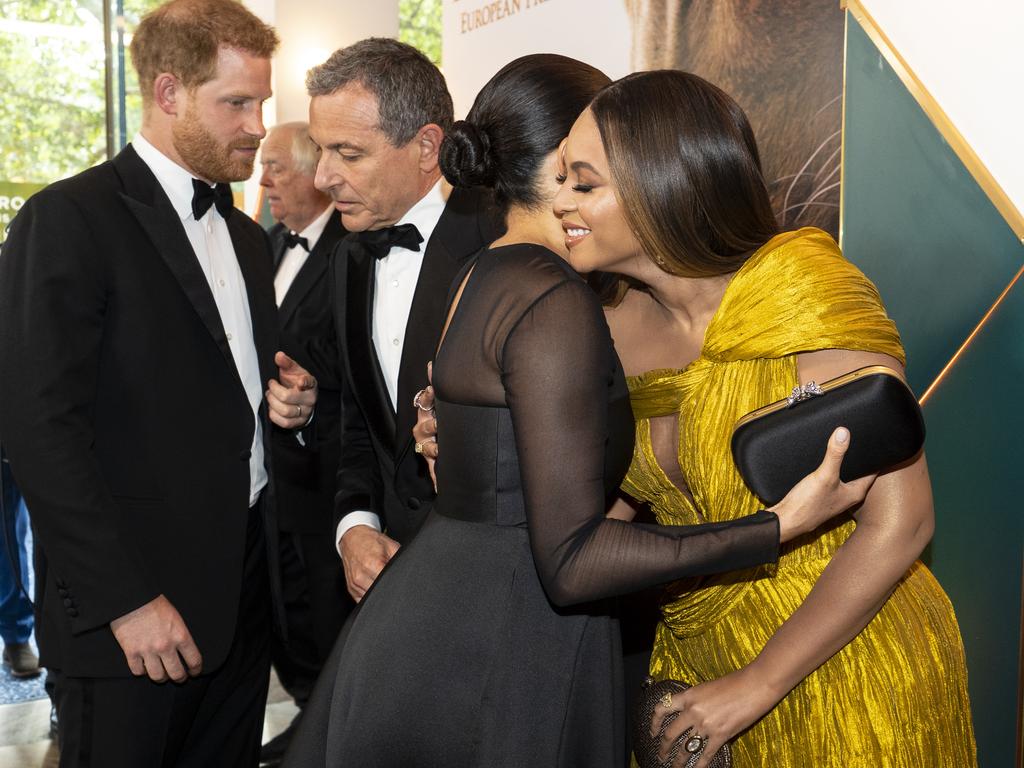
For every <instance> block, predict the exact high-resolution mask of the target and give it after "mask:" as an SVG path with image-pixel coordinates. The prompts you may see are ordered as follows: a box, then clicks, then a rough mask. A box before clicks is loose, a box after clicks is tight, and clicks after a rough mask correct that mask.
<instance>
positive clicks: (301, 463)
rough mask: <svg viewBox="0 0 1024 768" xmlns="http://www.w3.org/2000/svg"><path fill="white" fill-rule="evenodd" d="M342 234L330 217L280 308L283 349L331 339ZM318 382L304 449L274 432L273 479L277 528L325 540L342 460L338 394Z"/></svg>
mask: <svg viewBox="0 0 1024 768" xmlns="http://www.w3.org/2000/svg"><path fill="white" fill-rule="evenodd" d="M287 232H288V229H287V228H286V227H284V226H283V225H281V224H277V225H275V226H274V227H273V228H272V229H271V230H270V245H271V250H272V251H273V254H274V270H275V272H276V270H277V268H278V267H279V266H280V259H281V254H282V252H283V248H284V236H285V234H286V233H287ZM344 234H345V228H344V227H343V226H342V225H341V216H340V215H339V214H337V213H334V214H332V215H331V218H330V219H328V221H327V226H326V227H324V231H323V233H322V234H321V235H320V239H319V240H317V241H316V243H315V244H313V247H312V249H311V250H310V252H309V257H308V258H307V259H306V262H305V263H304V264H303V265H302V268H301V269H300V270H299V272H298V274H296V275H295V279H294V280H293V281H292V284H291V285H290V286H289V288H288V292H287V293H286V294H285V296H284V300H283V301H282V302H281V306H280V307H279V308H278V312H277V319H278V324H279V327H280V331H281V340H282V344H283V345H284V346H285V347H286V348H289V347H290V346H292V345H293V343H294V342H290V341H289V339H294V340H298V341H301V340H304V339H312V338H318V337H323V336H327V335H330V333H331V327H332V324H333V322H334V319H333V316H332V314H331V284H330V275H329V264H330V259H331V253H332V252H333V251H334V247H335V245H337V243H338V240H340V239H341V237H342V236H344ZM332 383H333V382H331V381H330V380H327V381H324V382H321V384H320V391H319V394H318V398H317V408H316V421H317V429H315V430H308V431H307V432H308V434H306V433H304V437H305V438H306V439H307V441H308V442H307V445H306V446H305V447H304V446H303V445H302V444H300V443H299V442H298V440H296V438H295V434H294V433H293V432H291V431H289V430H283V429H280V428H276V427H275V428H274V477H275V480H276V481H277V483H276V487H275V488H276V498H277V519H278V526H279V527H280V529H281V530H283V531H292V532H296V533H317V534H322V535H324V536H328V535H329V534H328V530H329V528H330V525H331V521H332V518H333V514H332V510H333V505H334V476H335V474H336V473H337V471H338V457H339V455H340V454H341V443H340V432H341V400H340V398H341V393H340V392H339V391H338V389H336V388H335V389H332V388H330V385H331V384H332Z"/></svg>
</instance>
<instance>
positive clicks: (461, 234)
mask: <svg viewBox="0 0 1024 768" xmlns="http://www.w3.org/2000/svg"><path fill="white" fill-rule="evenodd" d="M503 226H504V225H503V223H502V222H501V220H500V218H499V217H498V216H497V214H496V213H495V212H494V210H493V208H492V207H491V202H490V198H488V197H486V196H483V195H480V194H479V193H477V192H476V191H474V190H460V189H456V190H453V191H452V194H451V196H450V197H449V199H448V202H447V204H446V205H445V208H444V213H442V214H441V218H440V219H439V220H438V222H437V227H435V228H434V233H433V234H432V235H431V236H430V241H429V242H428V243H427V247H426V251H425V252H424V254H423V266H422V268H421V269H420V277H419V281H418V282H417V283H416V293H415V294H414V296H413V300H412V307H411V308H410V310H409V322H408V324H407V325H406V329H405V344H404V346H403V347H402V361H401V365H400V366H399V373H398V407H397V418H396V429H397V430H398V432H397V439H396V440H395V460H396V463H397V462H401V461H402V458H403V456H404V455H405V454H406V452H408V450H409V449H410V448H411V447H412V445H413V439H412V428H413V426H414V425H415V424H416V408H415V406H413V404H412V400H413V397H415V395H416V393H417V392H418V391H419V390H420V389H422V388H423V387H425V386H427V362H429V361H431V360H433V359H434V354H435V352H436V351H437V344H438V341H440V338H441V330H442V329H443V328H444V321H445V308H446V306H447V301H448V292H449V289H450V288H451V284H452V281H453V280H454V279H455V276H456V275H457V274H458V273H459V270H461V269H462V267H463V265H464V264H465V263H466V261H467V260H468V259H469V258H471V257H472V256H474V255H475V254H476V253H477V252H478V251H479V250H480V249H481V248H483V247H484V246H485V245H488V244H489V243H491V242H492V241H493V240H494V239H496V238H497V237H499V236H500V234H501V232H502V231H503Z"/></svg>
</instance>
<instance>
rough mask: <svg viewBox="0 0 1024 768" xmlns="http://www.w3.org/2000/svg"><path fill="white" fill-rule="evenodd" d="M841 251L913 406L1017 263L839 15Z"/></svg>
mask: <svg viewBox="0 0 1024 768" xmlns="http://www.w3.org/2000/svg"><path fill="white" fill-rule="evenodd" d="M846 46H847V48H846V51H847V52H846V56H847V61H846V122H845V125H844V138H843V140H844V142H845V165H844V167H843V206H844V211H843V234H842V238H843V242H842V245H843V251H844V252H845V253H846V255H847V256H848V257H849V258H850V259H851V260H852V261H854V262H855V263H856V264H857V265H858V266H859V267H860V268H861V269H863V270H864V272H865V273H866V274H867V275H868V276H869V277H870V278H871V279H872V280H873V281H874V282H875V284H876V285H877V286H878V289H879V291H880V292H881V294H882V298H883V299H884V300H885V303H886V306H887V307H888V309H889V313H890V315H891V316H892V317H893V319H894V320H895V321H896V324H897V325H898V326H899V329H900V333H901V334H902V335H903V343H904V345H905V346H906V348H907V353H908V357H909V359H910V363H909V366H908V370H907V375H908V377H909V379H910V384H911V386H912V387H913V388H914V391H915V392H917V393H918V394H921V393H922V392H924V390H925V389H926V388H927V387H928V385H929V384H931V382H932V381H934V380H935V377H936V376H937V375H938V374H939V372H940V371H941V370H942V368H943V366H945V365H946V363H947V362H948V361H949V359H950V358H951V357H952V356H953V354H954V353H955V352H956V350H957V349H958V348H959V346H960V344H961V343H962V342H963V340H964V339H966V338H967V336H968V335H969V334H970V332H971V331H972V330H973V329H974V327H975V325H977V323H978V321H979V320H980V319H981V317H982V316H983V315H984V314H985V312H986V311H987V310H988V308H989V307H990V306H992V303H993V302H994V301H995V300H996V298H997V297H998V296H999V294H1000V293H1001V292H1002V290H1003V288H1005V287H1006V285H1007V283H1009V282H1010V280H1011V279H1012V278H1013V275H1014V274H1015V273H1016V272H1017V270H1018V269H1019V268H1020V266H1021V264H1022V263H1024V246H1022V245H1021V243H1020V241H1019V240H1018V239H1017V238H1016V236H1015V235H1014V233H1013V231H1012V230H1011V229H1010V228H1009V226H1008V225H1007V224H1006V222H1005V221H1004V220H1003V219H1002V217H1001V216H1000V215H999V212H998V211H997V210H996V209H995V208H994V207H993V205H992V203H991V202H990V201H989V199H988V197H987V196H986V195H985V193H984V191H983V190H982V189H981V188H980V187H979V186H978V185H977V183H976V182H975V181H974V179H973V177H972V176H971V175H970V173H968V171H967V169H966V168H965V167H964V165H963V163H961V162H960V160H959V158H958V157H957V156H956V154H954V152H953V151H952V150H951V149H950V147H949V145H948V144H946V142H945V140H944V139H943V138H942V135H941V134H940V133H939V132H938V130H937V129H936V128H935V126H934V125H932V123H931V121H930V120H929V119H928V117H927V115H925V113H924V111H923V110H922V109H921V107H920V106H919V105H918V104H917V102H916V101H915V100H914V98H913V96H911V94H910V93H909V92H908V91H907V89H906V88H905V87H904V86H903V83H902V82H900V79H899V78H898V77H897V76H896V74H895V72H893V70H892V68H891V67H890V66H889V64H888V63H887V62H886V61H885V60H884V59H883V58H882V55H881V54H880V53H879V52H878V49H877V48H875V46H874V44H873V43H872V42H871V40H870V39H869V38H868V36H867V35H866V34H865V33H864V30H863V29H862V28H861V27H860V26H859V25H858V24H857V22H856V20H855V19H854V18H853V17H852V16H850V15H849V14H847V41H846Z"/></svg>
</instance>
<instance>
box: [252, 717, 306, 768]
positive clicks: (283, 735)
mask: <svg viewBox="0 0 1024 768" xmlns="http://www.w3.org/2000/svg"><path fill="white" fill-rule="evenodd" d="M300 717H302V713H301V712H299V714H297V715H296V716H295V719H294V720H292V721H291V723H289V724H288V727H287V728H285V729H284V730H283V731H281V732H280V733H279V734H277V736H275V737H274V738H272V739H271V740H270V741H268V742H267V743H266V744H264V745H263V746H262V747H260V765H261V766H265V768H272V766H276V765H280V764H281V761H282V760H283V759H284V753H285V752H286V751H287V750H288V744H289V743H290V742H291V740H292V736H294V735H295V731H296V729H297V728H298V727H299V718H300Z"/></svg>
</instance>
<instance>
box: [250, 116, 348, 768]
mask: <svg viewBox="0 0 1024 768" xmlns="http://www.w3.org/2000/svg"><path fill="white" fill-rule="evenodd" d="M260 159H261V163H262V166H263V173H262V175H261V176H260V184H261V185H262V186H263V190H264V195H265V197H266V200H267V202H268V204H269V206H270V214H271V215H272V216H273V217H274V219H275V220H276V221H277V222H278V223H277V224H275V225H274V227H273V228H272V229H271V230H270V243H271V252H272V253H273V257H274V294H275V298H276V301H277V306H278V313H277V317H278V323H279V327H280V331H281V336H282V339H286V338H293V339H307V338H315V337H318V336H323V335H326V334H327V333H329V331H330V328H331V324H332V323H333V319H332V315H331V298H330V280H329V279H328V265H329V263H330V255H331V252H332V251H333V250H334V246H335V245H336V244H337V242H338V240H339V239H340V238H341V237H342V235H344V234H345V229H344V227H342V226H341V217H340V216H339V215H338V213H337V211H335V210H334V204H333V203H332V202H331V199H330V198H329V197H328V196H327V195H325V194H324V193H323V192H320V191H319V190H318V189H316V187H314V186H313V174H314V173H315V172H316V162H317V157H316V149H315V147H314V146H313V144H312V142H310V140H309V127H308V126H307V124H306V123H302V122H294V123H284V124H280V125H277V126H275V127H274V128H272V129H270V131H269V132H268V133H267V137H266V138H265V139H264V140H263V145H262V147H261V148H260ZM340 397H341V393H340V392H339V391H338V390H336V389H328V388H326V387H322V388H321V389H320V392H319V400H320V403H319V405H318V407H317V413H316V419H317V429H316V430H310V434H309V435H303V436H301V437H300V436H297V435H296V434H294V433H293V432H291V431H290V430H284V429H274V430H273V442H272V447H273V467H274V480H275V491H276V493H275V495H276V499H277V524H278V531H279V537H278V547H279V553H280V563H281V582H282V583H281V594H282V597H283V601H284V612H285V621H286V623H287V627H288V632H287V641H285V640H283V639H281V638H279V637H277V636H276V635H275V636H274V638H272V640H271V648H270V657H271V661H272V663H273V666H274V669H275V670H276V671H277V676H278V679H280V681H281V684H282V685H283V686H284V688H285V690H287V691H288V693H289V694H291V696H292V697H293V698H294V699H295V703H296V704H297V705H298V706H299V708H300V709H301V708H302V707H303V706H305V704H306V701H307V700H308V699H309V694H310V692H311V691H312V689H313V683H314V682H316V678H317V675H318V674H319V673H320V668H321V667H322V666H323V663H324V660H325V659H326V658H327V655H328V654H329V653H330V650H331V647H332V646H333V645H334V640H335V638H336V637H337V636H338V632H339V630H340V629H341V625H342V623H343V622H344V621H345V617H346V616H347V615H348V612H349V610H350V609H351V607H352V600H351V598H350V597H349V596H348V593H347V592H346V590H345V574H344V571H343V570H342V567H341V563H340V562H339V561H338V553H337V551H336V550H335V548H334V538H333V536H332V535H331V532H330V530H331V527H332V525H331V523H332V518H333V510H334V476H335V474H336V472H337V470H338V457H339V455H340V453H341V443H340V442H339V433H340V427H341V413H340V411H341V401H340ZM307 439H309V440H312V441H314V442H313V443H312V444H306V440H307ZM300 440H301V442H300ZM293 730H294V724H293V725H292V726H289V728H287V729H286V730H285V731H283V732H282V733H280V734H278V735H277V736H276V737H274V738H273V739H271V740H270V741H269V742H268V743H266V744H264V745H263V749H262V750H261V752H260V761H261V762H262V763H264V764H267V763H275V762H277V761H280V759H281V758H282V757H283V756H284V750H285V748H286V747H287V745H288V741H289V739H290V737H291V734H292V731H293Z"/></svg>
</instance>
